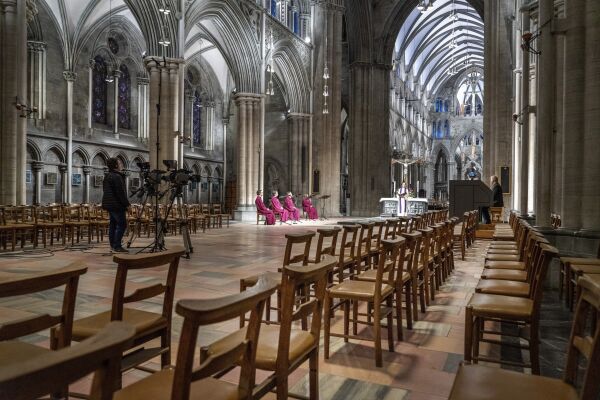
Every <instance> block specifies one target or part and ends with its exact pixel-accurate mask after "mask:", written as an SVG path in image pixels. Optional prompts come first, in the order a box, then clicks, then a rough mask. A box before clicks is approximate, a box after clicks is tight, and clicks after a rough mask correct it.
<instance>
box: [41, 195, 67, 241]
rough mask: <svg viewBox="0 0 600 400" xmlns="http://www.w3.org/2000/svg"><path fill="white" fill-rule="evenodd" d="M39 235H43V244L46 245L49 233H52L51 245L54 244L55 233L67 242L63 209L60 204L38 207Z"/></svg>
mask: <svg viewBox="0 0 600 400" xmlns="http://www.w3.org/2000/svg"><path fill="white" fill-rule="evenodd" d="M36 226H37V231H38V235H39V234H40V233H41V235H42V244H43V245H44V247H46V238H47V234H48V233H49V234H50V246H52V245H53V244H54V234H55V233H56V237H57V238H58V237H61V238H62V244H63V245H64V244H65V226H64V224H63V221H62V210H61V206H60V205H49V206H45V207H40V208H39V209H38V214H37V221H36Z"/></svg>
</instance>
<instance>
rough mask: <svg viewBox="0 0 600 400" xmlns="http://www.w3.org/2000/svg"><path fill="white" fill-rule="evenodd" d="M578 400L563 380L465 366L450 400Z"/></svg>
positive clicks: (570, 387) (478, 366)
mask: <svg viewBox="0 0 600 400" xmlns="http://www.w3.org/2000/svg"><path fill="white" fill-rule="evenodd" d="M504 399H510V400H521V399H522V400H551V399H557V400H558V399H560V400H575V399H578V396H577V392H576V391H575V389H574V388H573V387H572V386H571V385H569V384H567V383H565V382H564V381H563V380H561V379H553V378H548V377H545V376H540V375H529V374H524V373H520V372H514V371H509V370H506V369H500V368H492V367H486V366H483V365H462V366H461V367H460V368H459V369H458V374H457V375H456V379H455V381H454V386H452V392H451V393H450V400H504Z"/></svg>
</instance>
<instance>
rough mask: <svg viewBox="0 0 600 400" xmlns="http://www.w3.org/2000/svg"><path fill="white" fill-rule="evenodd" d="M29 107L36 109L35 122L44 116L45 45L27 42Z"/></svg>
mask: <svg viewBox="0 0 600 400" xmlns="http://www.w3.org/2000/svg"><path fill="white" fill-rule="evenodd" d="M27 50H28V53H29V54H28V60H29V65H28V67H29V82H30V85H29V91H28V97H29V105H30V106H31V107H36V108H37V113H36V114H35V116H34V117H35V118H36V123H37V121H39V120H41V119H44V117H45V115H46V43H43V42H35V41H28V42H27Z"/></svg>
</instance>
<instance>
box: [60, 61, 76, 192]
mask: <svg viewBox="0 0 600 400" xmlns="http://www.w3.org/2000/svg"><path fill="white" fill-rule="evenodd" d="M63 77H64V78H65V80H66V81H67V172H66V174H67V175H66V180H67V182H68V184H67V185H66V186H65V191H64V196H65V197H63V202H65V203H70V202H71V188H72V186H71V176H72V174H73V82H75V80H76V79H77V74H76V73H75V72H73V71H64V72H63Z"/></svg>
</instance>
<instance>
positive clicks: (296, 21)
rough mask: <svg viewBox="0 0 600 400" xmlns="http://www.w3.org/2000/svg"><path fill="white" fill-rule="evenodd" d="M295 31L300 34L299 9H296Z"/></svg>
mask: <svg viewBox="0 0 600 400" xmlns="http://www.w3.org/2000/svg"><path fill="white" fill-rule="evenodd" d="M294 33H295V34H296V35H298V34H300V20H299V17H298V11H294Z"/></svg>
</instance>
